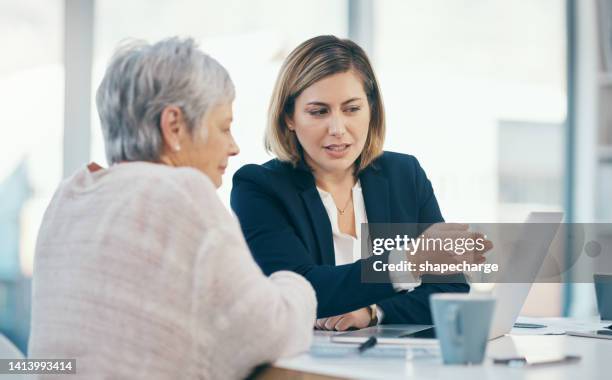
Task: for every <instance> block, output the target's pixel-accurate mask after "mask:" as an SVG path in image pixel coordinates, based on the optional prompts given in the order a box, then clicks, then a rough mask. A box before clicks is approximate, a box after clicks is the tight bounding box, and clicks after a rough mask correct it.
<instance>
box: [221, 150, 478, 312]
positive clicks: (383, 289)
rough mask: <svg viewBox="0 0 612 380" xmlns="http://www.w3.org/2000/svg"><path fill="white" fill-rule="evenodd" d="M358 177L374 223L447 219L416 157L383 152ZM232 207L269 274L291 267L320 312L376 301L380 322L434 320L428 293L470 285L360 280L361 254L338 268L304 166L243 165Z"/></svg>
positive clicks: (327, 228)
mask: <svg viewBox="0 0 612 380" xmlns="http://www.w3.org/2000/svg"><path fill="white" fill-rule="evenodd" d="M359 179H360V181H361V188H362V193H363V198H364V201H365V208H366V213H367V219H368V222H370V223H436V222H442V221H444V219H443V218H442V215H441V213H440V209H439V207H438V202H437V200H436V197H435V195H434V192H433V189H432V187H431V183H430V181H429V180H428V179H427V177H426V175H425V172H424V171H423V169H422V168H421V166H420V165H419V163H418V161H417V160H416V158H414V157H413V156H410V155H406V154H400V153H393V152H384V153H383V155H381V156H380V157H379V158H377V159H376V160H375V161H374V162H373V163H372V164H371V165H369V166H368V167H367V168H366V169H364V170H363V171H362V172H361V174H360V175H359ZM231 205H232V208H233V209H234V211H235V212H236V214H237V215H238V218H239V220H240V225H241V226H242V230H243V233H244V236H245V238H246V240H247V243H248V245H249V248H250V249H251V252H252V254H253V256H254V258H255V261H256V262H257V263H258V264H259V266H260V267H261V268H262V270H263V271H264V273H266V274H267V275H269V274H271V273H273V272H275V271H279V270H291V271H294V272H296V273H299V274H301V275H302V276H304V277H305V278H306V279H308V280H309V281H310V283H311V284H312V286H313V287H314V289H315V292H316V294H317V300H318V307H317V317H318V318H322V317H328V316H333V315H339V314H343V313H346V312H349V311H353V310H356V309H359V308H362V307H365V306H368V305H371V304H377V305H378V307H380V308H381V309H382V311H383V313H384V318H383V321H382V323H386V324H390V323H424V324H431V313H430V310H429V295H430V294H432V293H439V292H466V291H468V290H469V286H468V285H467V284H465V283H444V284H442V283H440V284H437V283H424V284H423V285H421V286H419V287H417V288H416V289H414V290H413V291H411V292H399V293H398V292H395V290H394V289H393V286H392V285H391V284H390V283H378V284H377V283H364V282H362V281H361V261H362V260H359V261H357V262H355V263H353V264H346V265H339V266H336V265H335V259H334V245H333V237H332V228H331V223H330V220H329V217H328V215H327V212H326V211H325V207H324V206H323V203H322V201H321V198H320V196H319V193H318V192H317V189H316V185H315V180H314V177H313V175H312V174H311V172H310V170H309V169H308V168H307V167H306V166H305V165H304V164H300V165H298V167H297V168H294V167H293V166H292V165H291V164H289V163H285V162H281V161H279V160H276V159H275V160H271V161H268V162H266V163H265V164H263V165H254V164H251V165H245V166H243V167H242V168H241V169H240V170H238V171H237V172H236V174H235V175H234V178H233V188H232V193H231ZM381 257H385V260H386V256H381ZM381 257H376V256H373V257H371V258H368V259H365V260H373V259H376V260H380V258H381Z"/></svg>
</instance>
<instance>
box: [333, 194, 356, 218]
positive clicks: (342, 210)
mask: <svg viewBox="0 0 612 380" xmlns="http://www.w3.org/2000/svg"><path fill="white" fill-rule="evenodd" d="M352 200H353V194H351V196H350V197H349V199H348V201H346V204H345V205H344V208H341V209H340V208H338V206H336V209H337V210H338V212H339V213H340V215H344V212H345V211H346V208H347V207H348V206H349V204H350V203H351V201H352Z"/></svg>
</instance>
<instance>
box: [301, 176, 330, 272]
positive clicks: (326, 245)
mask: <svg viewBox="0 0 612 380" xmlns="http://www.w3.org/2000/svg"><path fill="white" fill-rule="evenodd" d="M301 196H302V199H303V200H304V203H305V204H306V210H307V211H308V215H309V216H310V221H311V222H312V226H313V228H314V232H315V235H316V237H317V241H318V243H319V251H320V252H321V262H322V264H326V265H336V258H335V256H334V240H333V234H332V228H331V223H330V222H329V216H328V215H327V211H325V206H323V202H321V197H320V196H319V192H318V191H317V188H316V187H311V188H309V189H306V190H305V191H303V192H302V194H301Z"/></svg>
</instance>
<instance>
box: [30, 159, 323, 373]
mask: <svg viewBox="0 0 612 380" xmlns="http://www.w3.org/2000/svg"><path fill="white" fill-rule="evenodd" d="M262 211H263V210H262ZM32 302H33V306H32V307H33V310H32V330H31V336H30V344H29V357H33V358H76V368H77V376H76V377H75V376H71V378H87V379H93V378H109V379H110V378H112V379H115V378H126V379H155V378H160V379H161V378H166V379H170V378H171V379H183V378H184V379H192V378H202V379H236V378H242V377H244V376H245V375H247V374H248V373H249V371H250V369H251V368H252V367H253V366H255V365H257V364H259V363H263V362H269V361H273V360H275V359H277V358H279V357H281V356H288V355H293V354H296V353H298V352H300V351H303V350H306V349H307V348H308V346H309V344H310V341H311V336H312V326H313V323H314V320H315V308H316V299H315V295H314V291H313V289H312V287H311V286H310V284H309V283H308V282H307V281H306V280H304V278H302V277H301V276H299V275H297V274H295V273H291V272H284V271H283V272H277V273H274V274H273V275H272V276H270V277H269V278H267V277H265V276H264V275H263V273H262V272H261V270H260V269H259V267H258V266H257V264H256V263H255V262H254V261H253V259H252V257H251V254H250V252H249V250H248V248H247V245H246V243H245V241H244V238H243V237H242V234H241V231H240V227H239V225H238V222H237V220H236V218H235V217H233V216H232V215H231V214H230V213H229V212H228V211H227V209H225V207H224V206H223V205H222V204H221V202H220V200H219V199H218V197H217V194H216V192H215V188H214V186H213V184H212V183H211V181H210V180H209V179H208V178H207V177H206V176H204V175H203V174H201V173H200V172H198V171H196V170H194V169H189V168H172V167H168V166H165V165H160V164H152V163H144V162H134V163H123V164H118V165H115V166H112V167H111V168H109V169H107V170H98V171H95V172H91V171H90V170H89V169H88V168H83V169H82V170H79V171H78V172H77V173H75V174H74V175H73V176H72V177H70V178H68V179H67V180H65V181H64V182H63V183H62V184H61V185H60V187H59V189H58V190H57V192H56V194H55V196H54V197H53V200H52V201H51V204H50V205H49V207H48V209H47V211H46V213H45V216H44V219H43V222H42V225H41V228H40V232H39V235H38V242H37V247H36V257H35V266H34V279H33V291H32Z"/></svg>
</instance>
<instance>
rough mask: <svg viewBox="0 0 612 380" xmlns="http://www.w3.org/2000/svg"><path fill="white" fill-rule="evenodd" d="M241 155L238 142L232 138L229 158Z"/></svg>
mask: <svg viewBox="0 0 612 380" xmlns="http://www.w3.org/2000/svg"><path fill="white" fill-rule="evenodd" d="M238 153H240V147H239V146H238V144H236V140H234V138H233V137H232V142H231V144H230V149H229V156H236V155H238Z"/></svg>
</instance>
